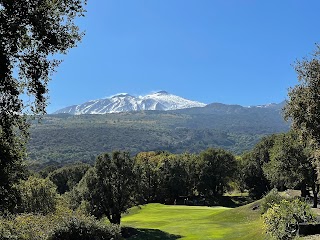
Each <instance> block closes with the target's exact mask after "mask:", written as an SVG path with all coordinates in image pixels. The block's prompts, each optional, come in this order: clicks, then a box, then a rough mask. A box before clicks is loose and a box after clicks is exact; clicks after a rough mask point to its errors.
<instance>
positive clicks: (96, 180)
mask: <svg viewBox="0 0 320 240" xmlns="http://www.w3.org/2000/svg"><path fill="white" fill-rule="evenodd" d="M83 181H84V187H85V190H84V191H82V192H83V199H84V200H87V201H88V202H89V204H90V212H91V213H92V214H93V215H95V216H96V217H98V218H101V217H103V216H104V215H105V216H106V217H107V218H108V219H109V220H110V222H111V223H115V224H120V219H121V213H124V212H125V211H126V210H127V209H128V208H129V207H131V206H132V204H133V201H134V199H135V194H136V193H137V177H136V164H135V160H134V159H132V158H130V156H129V153H127V152H118V151H116V152H113V153H112V157H110V156H109V154H107V153H105V154H102V155H100V156H98V158H97V161H96V163H95V166H94V168H91V169H90V170H89V171H88V172H87V174H86V175H85V177H84V180H83Z"/></svg>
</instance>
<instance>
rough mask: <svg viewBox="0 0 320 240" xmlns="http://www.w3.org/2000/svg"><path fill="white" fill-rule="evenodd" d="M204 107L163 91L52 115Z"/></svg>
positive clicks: (115, 98)
mask: <svg viewBox="0 0 320 240" xmlns="http://www.w3.org/2000/svg"><path fill="white" fill-rule="evenodd" d="M204 106H206V104H204V103H201V102H196V101H191V100H188V99H185V98H182V97H179V96H176V95H173V94H170V93H168V92H165V91H160V92H156V93H152V94H148V95H145V96H138V97H136V96H131V95H129V94H127V93H120V94H117V95H114V96H112V97H109V98H104V99H98V100H92V101H88V102H86V103H83V104H80V105H74V106H70V107H66V108H63V109H60V110H58V111H56V112H54V114H58V113H69V114H74V115H80V114H105V113H116V112H129V111H141V110H162V111H167V110H176V109H184V108H192V107H204Z"/></svg>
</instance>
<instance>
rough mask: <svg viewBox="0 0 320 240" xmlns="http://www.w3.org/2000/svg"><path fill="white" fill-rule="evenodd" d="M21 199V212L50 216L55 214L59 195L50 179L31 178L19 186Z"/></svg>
mask: <svg viewBox="0 0 320 240" xmlns="http://www.w3.org/2000/svg"><path fill="white" fill-rule="evenodd" d="M17 189H18V191H19V194H20V197H21V204H20V206H19V208H20V209H19V210H20V212H24V213H40V214H48V213H50V212H54V211H55V208H56V204H57V198H58V194H57V192H56V186H55V185H54V184H53V183H52V182H51V181H50V180H48V179H42V178H37V177H34V176H30V177H29V178H28V179H27V180H26V181H21V182H20V184H19V185H18V186H17Z"/></svg>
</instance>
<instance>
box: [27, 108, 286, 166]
mask: <svg viewBox="0 0 320 240" xmlns="http://www.w3.org/2000/svg"><path fill="white" fill-rule="evenodd" d="M241 109H242V110H241V111H238V110H234V111H227V110H226V111H225V112H224V111H223V112H222V113H221V112H218V111H216V110H215V109H214V108H209V107H208V108H205V109H203V110H201V109H189V110H187V109H185V110H180V111H166V112H161V111H146V112H129V113H112V114H103V115H79V116H71V115H68V114H61V115H47V116H45V117H44V118H43V121H42V123H41V124H38V123H37V122H33V125H32V127H31V140H30V143H29V145H28V146H29V147H28V150H29V153H30V154H29V156H30V158H31V159H32V160H37V161H38V162H49V161H59V162H62V163H64V164H66V163H68V162H69V163H70V162H75V161H82V162H90V163H93V162H94V160H95V158H96V156H98V155H99V154H100V153H102V152H112V151H113V150H115V149H118V150H123V151H129V152H130V153H131V154H134V155H135V154H137V153H139V152H144V151H169V152H171V153H176V154H177V153H184V152H186V151H187V152H190V153H199V152H201V151H204V150H205V149H208V148H210V147H213V148H223V149H226V150H229V151H232V152H233V153H236V154H241V153H243V152H244V151H248V150H251V149H252V148H253V146H254V145H255V144H256V143H257V142H258V141H259V140H260V139H261V137H262V136H265V135H268V134H272V133H277V132H286V131H288V129H289V128H288V124H287V123H285V122H284V120H283V119H282V116H281V114H280V110H279V109H274V108H272V109H271V108H270V109H269V108H266V109H264V108H241ZM200 110H201V111H204V112H201V113H199V114H196V113H197V112H198V111H200ZM205 110H206V111H205Z"/></svg>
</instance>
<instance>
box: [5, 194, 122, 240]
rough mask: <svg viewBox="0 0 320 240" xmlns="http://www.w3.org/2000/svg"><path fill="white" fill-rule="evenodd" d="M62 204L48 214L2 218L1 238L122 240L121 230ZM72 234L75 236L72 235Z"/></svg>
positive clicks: (61, 202) (23, 239) (61, 201)
mask: <svg viewBox="0 0 320 240" xmlns="http://www.w3.org/2000/svg"><path fill="white" fill-rule="evenodd" d="M58 202H59V204H58V205H57V207H56V211H55V212H54V213H49V214H47V215H42V214H25V213H24V214H19V215H16V216H12V217H6V218H0V239H1V240H2V239H3V240H7V239H10V240H11V239H13V240H14V239H17V240H30V239H32V240H47V239H48V238H49V237H51V239H65V240H72V239H79V240H81V239H97V240H100V239H101V240H104V239H114V240H116V239H119V235H120V227H114V226H105V225H102V223H100V222H98V221H97V220H96V219H95V218H94V217H90V216H86V215H84V214H83V213H81V212H80V211H72V210H71V209H69V208H67V207H66V205H65V203H64V202H63V200H62V199H59V201H58ZM69 231H70V232H71V233H72V234H73V235H70V234H69V235H68V232H69ZM77 231H78V232H77ZM77 233H79V234H80V235H77ZM81 234H82V235H81ZM73 236H76V237H73ZM93 236H94V237H93ZM54 237H56V238H54ZM59 237H61V238H59ZM107 237H109V238H107Z"/></svg>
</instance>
